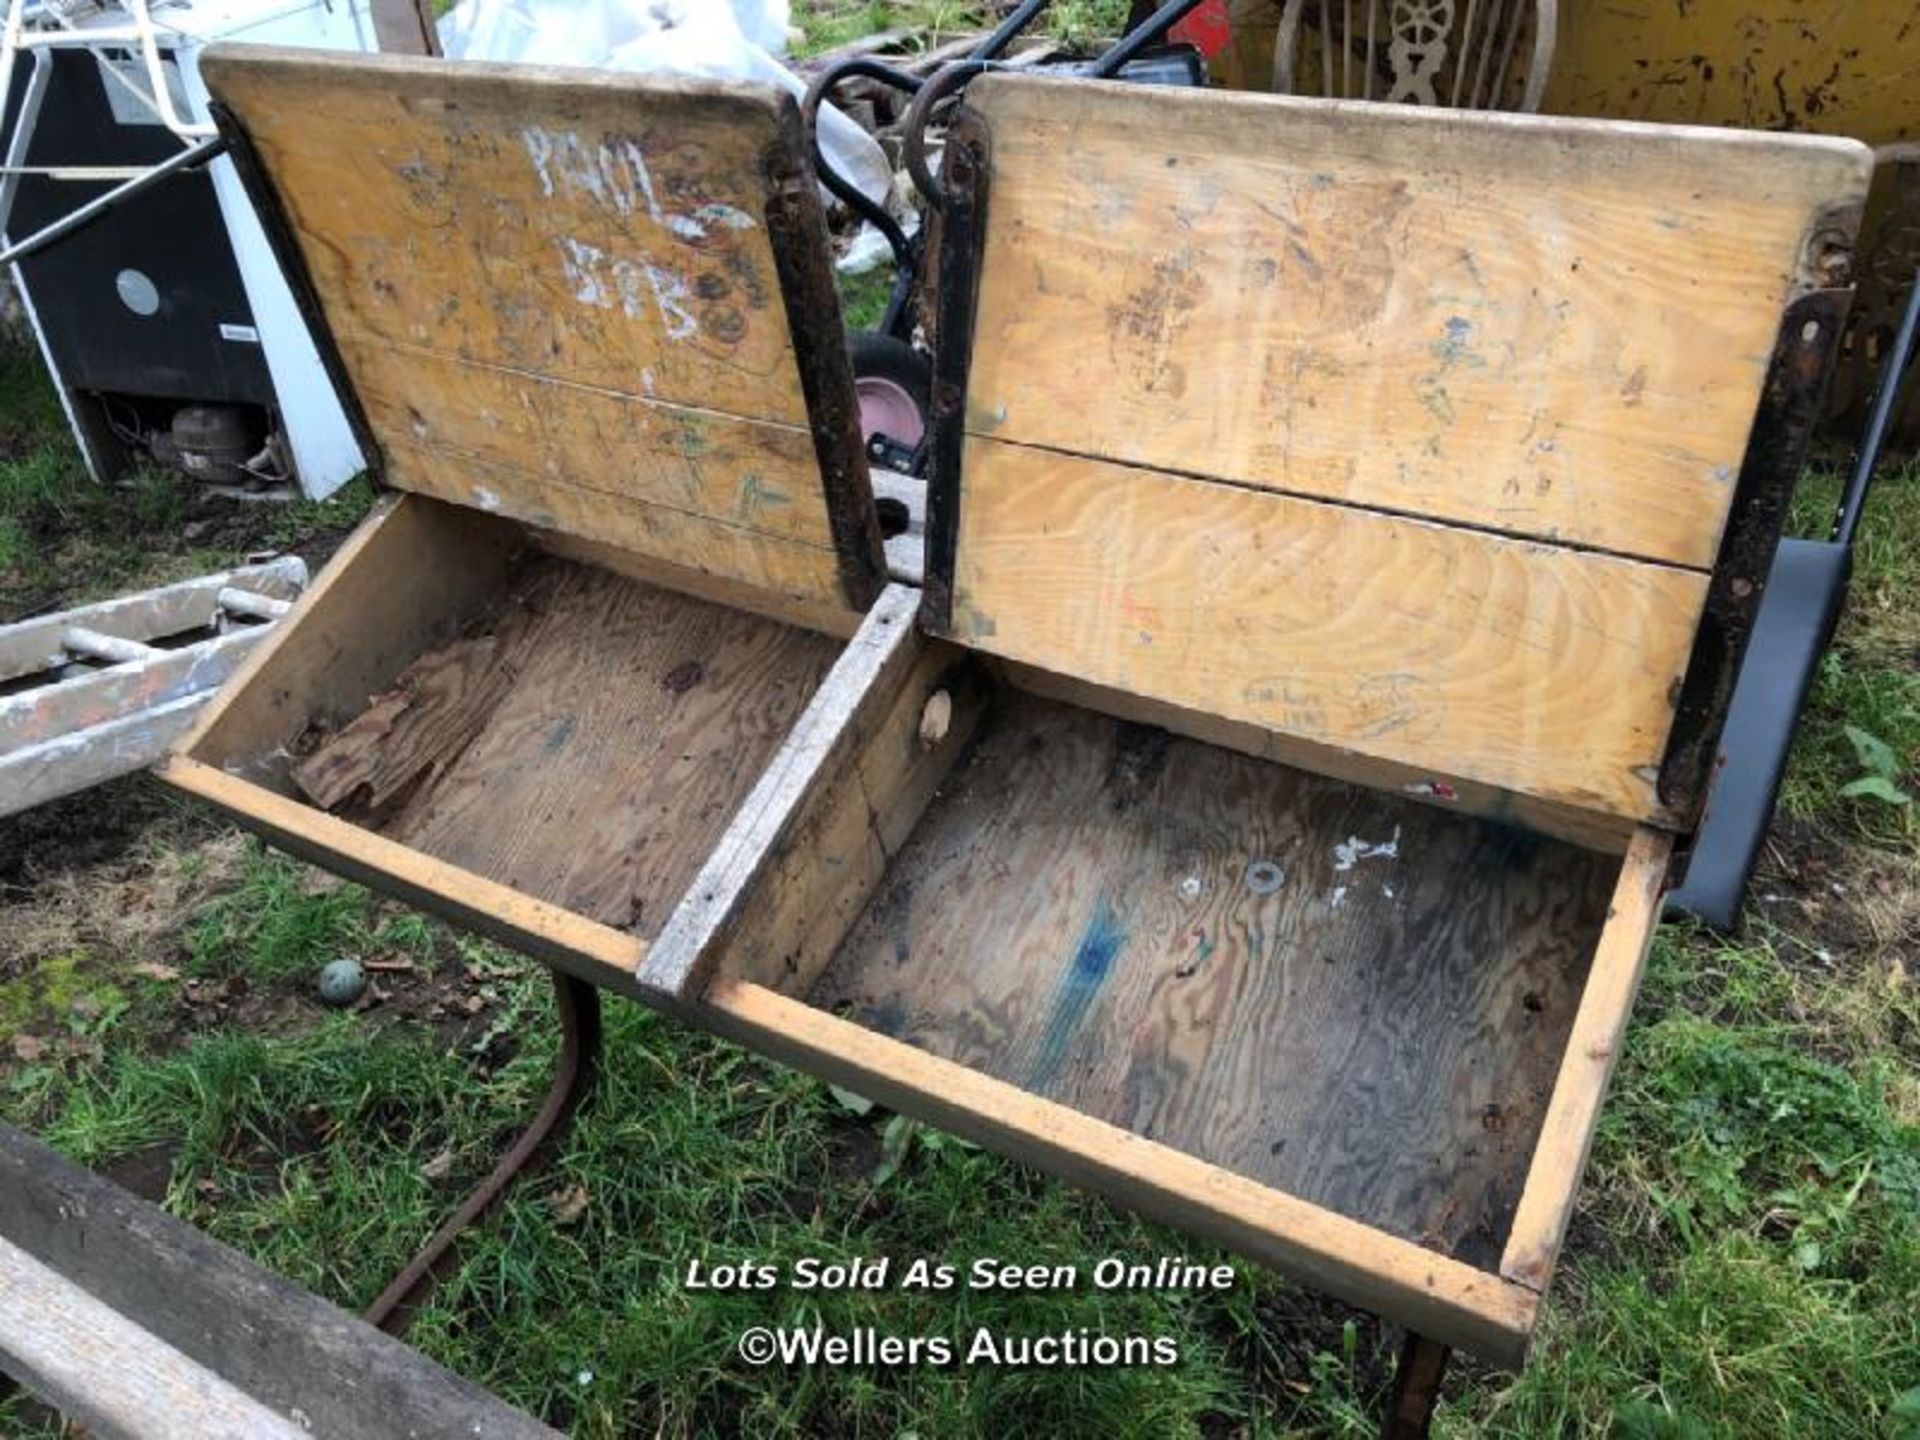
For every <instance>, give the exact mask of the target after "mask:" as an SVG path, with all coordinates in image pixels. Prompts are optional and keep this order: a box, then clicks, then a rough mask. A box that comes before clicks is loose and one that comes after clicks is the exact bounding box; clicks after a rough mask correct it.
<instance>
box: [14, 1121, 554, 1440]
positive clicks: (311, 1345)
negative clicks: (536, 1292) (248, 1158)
mask: <svg viewBox="0 0 1920 1440" xmlns="http://www.w3.org/2000/svg"><path fill="white" fill-rule="evenodd" d="M20 1256H25V1257H28V1258H27V1260H26V1261H24V1262H20V1261H19V1257H20ZM16 1262H18V1263H16ZM30 1346H31V1347H35V1349H36V1352H37V1356H36V1358H35V1359H34V1360H33V1361H32V1362H31V1363H32V1367H33V1368H31V1369H29V1368H28V1365H26V1364H22V1363H21V1357H22V1353H23V1351H25V1350H26V1349H27V1348H28V1347H30ZM0 1357H11V1358H10V1359H7V1360H6V1368H9V1369H12V1368H13V1367H14V1366H15V1365H19V1366H20V1368H21V1369H22V1370H26V1371H27V1373H26V1374H24V1375H23V1376H22V1378H23V1379H25V1380H27V1382H28V1383H29V1384H30V1385H36V1386H42V1387H45V1388H44V1390H43V1393H46V1394H48V1395H49V1397H50V1398H52V1399H53V1400H55V1401H56V1403H59V1404H60V1405H61V1406H62V1408H64V1409H67V1410H68V1413H69V1414H71V1415H73V1416H74V1417H75V1418H78V1419H83V1420H85V1421H86V1422H87V1423H88V1424H89V1425H91V1426H94V1427H95V1428H96V1429H98V1430H99V1432H100V1433H102V1434H107V1435H125V1436H140V1437H148V1436H172V1435H178V1436H183V1437H184V1436H196V1437H197V1436H202V1435H206V1436H212V1435H223V1434H226V1435H235V1436H248V1437H251V1436H255V1435H260V1436H273V1435H280V1434H291V1435H301V1434H312V1435H325V1436H338V1437H346V1440H353V1437H367V1440H371V1437H376V1436H378V1437H383V1440H384V1437H405V1440H454V1437H461V1440H470V1437H472V1436H475V1435H484V1436H488V1437H494V1440H521V1437H525V1440H533V1437H549V1440H550V1437H552V1436H553V1435H554V1433H555V1432H553V1431H552V1430H549V1429H548V1428H547V1427H546V1426H544V1425H542V1424H540V1423H539V1422H538V1421H536V1420H535V1419H533V1417H532V1416H530V1415H527V1414H525V1413H523V1412H521V1411H519V1410H516V1409H514V1408H513V1407H512V1406H510V1405H507V1404H506V1403H505V1402H504V1401H501V1400H499V1399H498V1398H496V1397H495V1396H492V1395H489V1394H488V1393H487V1392H486V1391H485V1390H482V1389H481V1388H480V1387H479V1386H477V1385H474V1384H472V1383H470V1382H469V1381H466V1380H463V1379H461V1378H460V1377H459V1376H457V1375H455V1374H453V1373H452V1372H451V1371H448V1370H445V1369H442V1368H441V1367H440V1366H438V1365H436V1364H434V1363H433V1362H432V1361H430V1360H428V1359H427V1358H426V1357H425V1356H424V1355H421V1354H420V1353H419V1352H418V1351H415V1350H411V1349H409V1348H408V1347H407V1346H405V1345H403V1344H402V1343H401V1342H400V1341H398V1340H396V1339H394V1338H393V1337H392V1336H390V1335H386V1334H383V1333H382V1332H380V1331H379V1330H376V1329H374V1328H373V1327H372V1326H371V1325H368V1324H366V1323H365V1322H364V1321H361V1320H359V1319H357V1318H355V1317H354V1316H351V1315H349V1314H347V1313H346V1312H344V1311H342V1310H339V1309H337V1308H335V1307H334V1306H332V1305H329V1304H328V1303H327V1302H326V1301H324V1300H322V1299H320V1297H319V1296H317V1295H314V1294H312V1293H310V1292H309V1291H306V1290H303V1289H301V1288H300V1287H299V1286H297V1285H294V1284H292V1283H290V1282H289V1281H287V1280H284V1279H282V1278H281V1277H280V1276H278V1275H275V1274H274V1273H273V1272H272V1271H270V1270H266V1269H263V1268H262V1267H260V1266H258V1265H256V1264H254V1263H253V1262H252V1261H250V1260H247V1259H245V1258H244V1257H242V1256H240V1255H238V1254H236V1253H235V1252H234V1251H232V1250H229V1249H228V1248H227V1247H226V1246H224V1245H220V1244H217V1243H216V1242H214V1241H212V1240H210V1239H208V1238H207V1237H206V1236H205V1235H202V1234H201V1233H200V1232H198V1231H197V1230H195V1229H194V1228H193V1227H192V1226H190V1225H185V1224H182V1223H181V1222H180V1221H178V1220H175V1219H173V1218H172V1217H171V1216H169V1215H167V1214H165V1213H164V1212H162V1211H161V1210H160V1209H158V1208H157V1207H156V1206H153V1205H149V1204H147V1203H146V1202H144V1201H142V1200H137V1199H135V1198H134V1197H133V1196H131V1195H129V1194H127V1193H126V1192H125V1191H123V1190H121V1189H120V1188H119V1187H117V1186H115V1185H113V1184H111V1183H109V1182H108V1181H106V1180H103V1179H101V1178H100V1177H99V1176H97V1175H94V1174H91V1173H90V1172H88V1171H86V1170H83V1169H81V1168H80V1167H79V1166H77V1165H75V1164H73V1163H72V1162H71V1161H69V1160H67V1159H65V1158H64V1157H62V1156H60V1155H58V1154H56V1153H55V1152H54V1151H52V1150H50V1149H48V1148H47V1147H46V1146H45V1145H42V1144H41V1143H40V1142H39V1141H37V1140H35V1139H33V1138H32V1137H31V1136H28V1135H25V1134H22V1133H21V1132H20V1131H18V1130H15V1129H13V1128H11V1127H9V1126H0ZM210 1377H211V1378H210Z"/></svg>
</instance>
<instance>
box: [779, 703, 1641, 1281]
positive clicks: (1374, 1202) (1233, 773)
mask: <svg viewBox="0 0 1920 1440" xmlns="http://www.w3.org/2000/svg"><path fill="white" fill-rule="evenodd" d="M1618 869H1619V861H1618V860H1617V859H1616V858H1614V857H1608V856H1601V855H1595V854H1592V853H1590V852H1585V851H1581V850H1578V849H1575V848H1574V847H1572V846H1568V845H1564V844H1561V843H1559V842H1556V841H1551V840H1545V839H1541V838H1538V837H1534V836H1530V835H1527V834H1526V833H1524V832H1522V831H1518V830H1513V829H1508V828H1504V827H1500V826H1495V825H1491V824H1488V823H1485V822H1482V821H1477V820H1471V819H1467V818H1464V817H1455V816H1450V815H1446V814H1443V813H1441V812H1439V811H1435V810H1432V809H1430V808H1427V807H1424V806H1420V805H1416V804H1413V803H1410V802H1407V801H1404V800H1400V799H1397V798H1394V797H1390V796H1386V795H1382V794H1379V793H1377V792H1372V791H1367V790H1363V789H1359V788H1357V787H1353V786H1348V785H1343V784H1340V783H1337V782H1333V781H1327V780H1320V779H1317V778H1314V777H1311V776H1307V775H1304V774H1302V773H1300V772H1298V771H1293V770H1288V769H1286V768H1284V767H1281V766H1277V765H1272V764H1269V763H1265V762H1261V761H1258V760H1254V759H1251V758H1249V757H1246V756H1242V755H1237V754H1233V753H1231V752H1228V751H1224V750H1220V749H1216V748H1214V747H1210V746H1205V745H1201V744H1198V743H1196V742H1193V741H1190V740H1184V739H1179V738H1176V737H1173V736H1171V735H1169V734H1168V733H1167V732H1165V731H1161V730H1156V729H1152V728H1150V727H1146V726H1138V725H1130V724H1126V723H1123V722H1119V721H1115V720H1111V719H1108V718H1106V717H1103V716H1099V715H1095V714H1093V713H1091V712H1089V711H1085V710H1080V709H1076V708H1074V707H1070V706H1065V705H1061V704H1058V703H1056V702H1052V701H1047V700H1043V699H1040V698H1038V697H1034V696H1028V695H1020V694H1017V693H1009V694H1007V695H1006V696H1004V697H1003V698H1002V699H1001V700H1000V701H999V702H998V708H997V709H996V711H995V712H994V713H993V714H992V715H991V716H990V717H989V719H988V721H987V722H986V724H985V727H984V728H983V730H982V732H981V738H980V739H979V740H978V741H977V744H976V749H975V750H974V752H973V753H972V755H971V756H970V757H969V758H968V759H966V760H965V761H963V762H962V763H961V765H960V766H959V767H958V768H957V769H956V771H955V772H954V773H953V774H952V775H951V776H949V777H948V779H947V780H946V781H945V783H944V784H943V785H942V786H941V788H940V791H939V793H938V795H937V796H936V798H935V799H934V801H933V804H932V806H931V807H930V809H929V810H928V812H927V814H926V816H925V817H924V818H923V820H922V821H921V824H920V826H919V828H918V829H917V830H916V831H915V832H914V834H913V836H912V838H911V840H909V841H908V843H907V845H906V846H905V848H904V849H903V850H902V851H901V853H900V855H899V857H898V858H897V859H896V860H895V861H894V863H893V865H892V866H891V867H890V868H889V870H888V872H887V874H886V877H885V878H884V880H883V881H882V883H881V885H880V888H879V890H878V893H877V894H876V896H875V898H874V900H873V902H872V904H871V905H870V906H869V907H868V909H867V911H866V913H865V914H864V915H863V916H862V918H861V919H860V920H859V921H858V922H857V923H856V925H855V927H854V929H853V931H852V933H851V934H850V935H849V937H848V939H847V941H846V943H845V944H844V946H843V947H842V948H841V950H840V952H839V954H838V955H837V956H836V957H835V959H834V960H833V962H832V964H831V965H830V966H829V968H828V969H827V971H826V973H825V974H824V976H823V977H822V978H821V980H820V982H819V983H818V984H817V985H816V986H815V987H814V990H813V991H812V993H811V995H810V996H809V999H810V1001H811V1003H813V1004H815V1005H817V1006H820V1007H821V1008H823V1009H829V1010H838V1011H840V1012H841V1013H843V1014H845V1015H847V1016H848V1017H849V1018H852V1019H855V1020H857V1021H859V1022H860V1023H862V1024H865V1025H869V1026H872V1027H873V1028H875V1029H877V1030H879V1031H880V1032H881V1033H883V1034H886V1035H890V1036H893V1037H895V1038H898V1039H902V1040H906V1041H909V1042H911V1043H912V1044H915V1045H918V1046H921V1047H923V1048H925V1049H928V1050H930V1051H932V1052H933V1053H935V1054H937V1055H941V1056H944V1057H947V1058H949V1059H952V1060H955V1061H958V1062H960V1063H963V1064H966V1065H969V1066H972V1067H975V1068H977V1069H980V1070H982V1071H984V1072H986V1073H987V1074H990V1075H993V1076H996V1077H998V1078H1000V1079H1002V1080H1007V1081H1010V1082H1012V1083H1014V1084H1017V1085H1020V1086H1022V1087H1024V1088H1026V1089H1028V1090H1030V1091H1032V1092H1034V1093H1036V1094H1039V1095H1042V1096H1045V1097H1047V1098H1048V1099H1051V1100H1056V1101H1059V1102H1060V1103H1062V1104H1066V1105H1070V1106H1073V1107H1075V1108H1077V1109H1080V1110H1083V1111H1085V1112H1086V1113H1087V1114H1089V1115H1092V1116H1094V1117H1096V1118H1098V1119H1102V1120H1106V1121H1109V1122H1111V1123H1113V1124H1115V1125H1119V1126H1121V1127H1123V1128H1125V1129H1128V1130H1130V1131H1133V1132H1134V1133H1136V1134H1139V1135H1141V1136H1144V1137H1146V1138H1148V1139H1152V1140H1157V1141H1161V1142H1163V1143H1165V1144H1167V1145H1170V1146H1173V1147H1174V1148H1176V1149H1180V1150H1183V1151H1185V1152H1187V1153H1189V1154H1192V1155H1195V1156H1198V1157H1199V1158H1201V1159H1203V1160H1206V1161H1209V1162H1211V1163H1213V1164H1216V1165H1220V1166H1222V1167H1224V1168H1226V1169H1228V1170H1231V1171H1234V1172H1235V1173H1237V1174H1241V1175H1246V1176H1249V1177H1251V1178H1253V1179H1255V1180H1258V1181H1261V1182H1262V1183H1265V1184H1270V1185H1274V1186H1277V1187H1278V1188H1280V1189H1282V1190H1285V1191H1286V1192H1287V1193H1289V1194H1291V1195H1294V1196H1297V1197H1299V1198H1301V1199H1304V1200H1307V1201H1310V1202H1312V1203H1314V1204H1316V1205H1321V1206H1325V1207H1327V1208H1328V1209H1331V1210H1334V1211H1337V1212H1339V1213H1341V1214H1344V1215H1348V1216H1351V1217H1353V1218H1355V1219H1359V1220H1363V1221H1365V1222H1367V1223H1368V1224H1371V1225H1375V1226H1378V1227H1380V1228H1382V1229H1384V1230H1386V1231H1388V1232H1389V1233H1392V1234H1395V1235H1399V1236H1401V1237H1403V1238H1407V1239H1411V1240H1415V1241H1417V1242H1419V1243H1421V1244H1425V1245H1431V1246H1434V1247H1436V1248H1438V1249H1440V1250H1441V1251H1442V1252H1443V1253H1448V1254H1454V1255H1458V1256H1460V1257H1463V1258H1466V1259H1468V1260H1470V1261H1471V1262H1472V1263H1474V1264H1477V1265H1481V1266H1483V1267H1484V1266H1490V1265H1491V1264H1492V1263H1493V1262H1494V1261H1495V1260H1497V1258H1498V1256H1499V1253H1500V1247H1501V1245H1502V1243H1503V1242H1504V1239H1505V1234H1506V1228H1507V1224H1508V1221H1509V1219H1510V1217H1511V1214H1512V1210H1513V1207H1514V1205H1515V1203H1516V1202H1517V1200H1518V1197H1519V1193H1520V1186H1521V1183H1522V1179H1523V1177H1524V1175H1525V1172H1526V1167H1527V1163H1528V1160H1529V1157H1530V1155H1531V1153H1532V1148H1533V1143H1534V1138H1535V1135H1536V1134H1537V1132H1538V1128H1539V1126H1540V1124H1541V1119H1542V1116H1543V1114H1544V1111H1545V1107H1546V1104H1547V1100H1548V1096H1549V1093H1550V1091H1551V1089H1552V1086H1553V1083H1554V1077H1555V1073H1556V1068H1557V1066H1558V1064H1559V1061H1560V1056H1561V1052H1562V1048H1563V1044H1564V1041H1565V1037H1566V1034H1567V1031H1568V1027H1569V1026H1570V1025H1571V1024H1572V1021H1573V1017H1574V1013H1575V1008H1576V1006H1577V1004H1578V1002H1579V998H1580V992H1581V986H1582V983H1583V980H1584V977H1585V975H1586V971H1587V966H1588V962H1589V958H1590V955H1591V952H1592V949H1593V946H1594V943H1595V941H1596V939H1597V937H1598V935H1599V933H1600V928H1601V924H1602V922H1603V920H1604V919H1605V915H1606V907H1607V901H1608V896H1609V894H1610V892H1611V889H1612V883H1613V877H1614V874H1615V873H1616V872H1617V870H1618Z"/></svg>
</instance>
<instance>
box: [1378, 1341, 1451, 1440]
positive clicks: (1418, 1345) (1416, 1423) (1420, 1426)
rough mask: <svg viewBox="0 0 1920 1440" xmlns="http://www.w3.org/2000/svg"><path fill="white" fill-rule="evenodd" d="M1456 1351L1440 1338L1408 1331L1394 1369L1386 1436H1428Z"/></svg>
mask: <svg viewBox="0 0 1920 1440" xmlns="http://www.w3.org/2000/svg"><path fill="white" fill-rule="evenodd" d="M1452 1354H1453V1351H1452V1350H1451V1349H1449V1348H1448V1347H1447V1346H1445V1345H1442V1344H1441V1343H1440V1342H1439V1341H1438V1340H1429V1339H1428V1338H1427V1337H1426V1336H1424V1335H1416V1334H1414V1333H1413V1332H1412V1331H1411V1330H1409V1331H1408V1332H1407V1342H1406V1344H1405V1345H1403V1346H1402V1347H1401V1349H1400V1363H1399V1365H1398V1366H1397V1367H1396V1368H1395V1370H1394V1372H1393V1394H1392V1395H1391V1396H1390V1397H1389V1398H1388V1401H1387V1416H1386V1423H1385V1424H1383V1425H1382V1426H1381V1427H1380V1434H1381V1436H1382V1437H1383V1440H1426V1435H1427V1430H1428V1427H1430V1426H1431V1425H1432V1424H1433V1407H1434V1404H1435V1403H1436V1402H1437V1401H1438V1400H1439V1399H1440V1382H1441V1381H1442V1380H1443V1379H1445V1378H1446V1374H1447V1359H1448V1357H1449V1356H1451V1355H1452Z"/></svg>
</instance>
